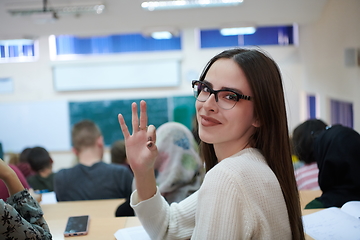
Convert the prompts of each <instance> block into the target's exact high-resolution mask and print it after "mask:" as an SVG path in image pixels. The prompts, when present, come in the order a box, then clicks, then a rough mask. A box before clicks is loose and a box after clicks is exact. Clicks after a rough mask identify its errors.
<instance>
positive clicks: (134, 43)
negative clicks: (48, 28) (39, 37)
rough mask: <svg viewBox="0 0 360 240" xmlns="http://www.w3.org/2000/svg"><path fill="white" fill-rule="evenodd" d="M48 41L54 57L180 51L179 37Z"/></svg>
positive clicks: (120, 36)
mask: <svg viewBox="0 0 360 240" xmlns="http://www.w3.org/2000/svg"><path fill="white" fill-rule="evenodd" d="M50 39H53V41H55V48H56V49H55V51H54V52H55V55H56V56H61V55H100V54H113V53H125V52H150V51H169V50H181V37H180V36H178V37H176V36H175V37H173V38H170V39H154V38H152V37H145V36H143V35H141V34H118V35H109V36H92V37H77V36H69V35H59V36H55V37H53V38H50ZM50 41H52V40H50Z"/></svg>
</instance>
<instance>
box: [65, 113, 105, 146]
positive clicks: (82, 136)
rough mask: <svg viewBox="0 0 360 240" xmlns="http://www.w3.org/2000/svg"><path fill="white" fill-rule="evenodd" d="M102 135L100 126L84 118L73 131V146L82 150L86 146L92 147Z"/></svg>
mask: <svg viewBox="0 0 360 240" xmlns="http://www.w3.org/2000/svg"><path fill="white" fill-rule="evenodd" d="M100 136H101V131H100V129H99V127H98V126H97V125H96V124H95V123H94V122H93V121H90V120H82V121H80V122H78V123H76V124H75V125H74V126H73V128H72V132H71V140H72V144H73V147H74V148H75V149H76V150H78V151H80V150H81V149H82V148H84V147H91V146H93V145H94V144H95V143H96V140H97V139H98V137H100Z"/></svg>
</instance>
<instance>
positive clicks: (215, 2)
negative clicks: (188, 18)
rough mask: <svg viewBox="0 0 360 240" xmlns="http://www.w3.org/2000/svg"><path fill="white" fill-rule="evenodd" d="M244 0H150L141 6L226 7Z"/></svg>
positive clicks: (161, 8)
mask: <svg viewBox="0 0 360 240" xmlns="http://www.w3.org/2000/svg"><path fill="white" fill-rule="evenodd" d="M242 2H243V0H172V1H148V2H143V3H142V4H141V7H142V8H144V9H146V10H149V11H153V10H166V9H181V8H197V7H225V6H234V5H238V4H240V3H242Z"/></svg>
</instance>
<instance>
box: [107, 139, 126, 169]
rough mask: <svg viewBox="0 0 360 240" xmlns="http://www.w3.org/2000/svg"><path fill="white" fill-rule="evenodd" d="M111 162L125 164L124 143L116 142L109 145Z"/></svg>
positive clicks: (121, 141) (122, 141)
mask: <svg viewBox="0 0 360 240" xmlns="http://www.w3.org/2000/svg"><path fill="white" fill-rule="evenodd" d="M110 153H111V162H112V163H118V164H125V163H126V149H125V141H124V140H118V141H116V142H114V143H113V144H112V145H111V150H110Z"/></svg>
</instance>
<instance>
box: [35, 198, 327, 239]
mask: <svg viewBox="0 0 360 240" xmlns="http://www.w3.org/2000/svg"><path fill="white" fill-rule="evenodd" d="M311 200H312V199H311ZM123 202H124V199H111V200H92V201H74V202H59V203H57V204H46V205H42V206H41V207H42V209H43V211H44V217H45V220H46V221H47V223H48V225H49V227H50V231H51V234H52V236H53V240H70V239H71V240H77V239H79V240H100V239H101V240H102V239H106V240H108V239H109V240H115V237H114V233H115V232H116V231H117V230H119V229H121V228H127V227H135V226H140V225H141V223H140V221H139V219H138V218H137V217H118V218H116V217H115V210H116V208H117V207H118V206H119V205H120V204H121V203H123ZM319 210H321V209H303V210H302V215H307V214H310V213H313V212H316V211H319ZM84 214H88V215H90V225H89V234H88V235H85V236H76V237H75V238H76V239H75V238H74V237H64V230H65V225H66V222H67V219H68V217H69V216H76V215H84ZM305 239H306V240H313V238H311V237H310V236H308V235H306V234H305Z"/></svg>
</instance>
